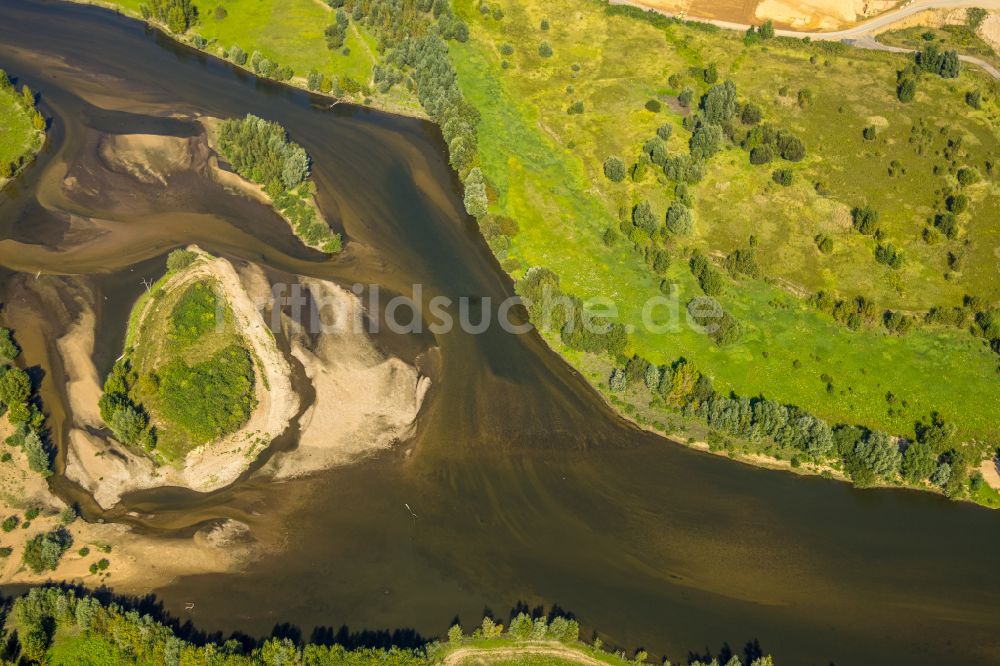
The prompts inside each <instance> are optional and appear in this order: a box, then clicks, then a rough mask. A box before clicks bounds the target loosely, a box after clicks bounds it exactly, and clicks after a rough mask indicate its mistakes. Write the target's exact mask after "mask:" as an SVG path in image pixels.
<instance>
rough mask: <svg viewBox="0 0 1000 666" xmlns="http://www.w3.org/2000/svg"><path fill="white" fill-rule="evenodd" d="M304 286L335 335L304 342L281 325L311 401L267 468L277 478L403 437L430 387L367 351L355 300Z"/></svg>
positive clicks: (409, 370) (315, 284) (313, 283)
mask: <svg viewBox="0 0 1000 666" xmlns="http://www.w3.org/2000/svg"><path fill="white" fill-rule="evenodd" d="M303 283H304V284H305V285H306V286H307V287H308V289H309V291H310V293H311V295H312V298H313V300H314V301H316V302H317V303H321V304H323V305H324V307H323V309H322V313H323V314H322V321H323V322H325V323H327V324H329V325H330V328H331V329H335V330H330V331H328V332H325V333H322V334H320V335H319V336H317V337H316V342H315V343H310V342H309V339H308V337H307V336H306V334H305V332H304V331H303V330H302V328H301V327H300V326H298V325H296V324H292V323H291V322H288V321H287V320H286V325H287V326H288V327H289V328H290V331H289V337H290V339H291V344H292V354H293V355H294V356H295V358H296V359H298V360H299V362H300V363H302V365H303V367H304V368H305V372H306V375H307V376H308V377H309V380H310V382H311V383H312V385H313V387H314V389H315V391H316V401H315V403H314V404H313V405H311V406H310V407H309V409H308V410H307V411H306V413H305V414H304V415H303V416H302V419H301V421H300V431H301V434H300V438H299V444H298V447H297V448H296V449H295V450H294V451H290V452H287V453H280V454H278V455H276V456H275V458H274V459H273V460H272V461H271V463H270V465H269V466H268V471H269V472H270V473H272V474H274V476H275V477H277V478H290V477H296V476H302V475H305V474H309V473H312V472H316V471H319V470H321V469H326V468H328V467H331V466H334V465H342V464H345V463H349V462H352V461H355V460H357V459H358V458H361V457H363V456H365V455H368V454H371V453H374V452H377V451H380V450H383V449H386V448H388V447H390V446H392V445H393V444H394V443H395V442H398V441H400V440H403V439H405V438H407V437H408V436H409V435H410V434H411V429H412V426H413V422H414V420H415V419H416V416H417V412H418V411H419V410H420V405H421V403H422V401H423V398H424V395H425V394H426V391H427V388H428V386H429V385H430V380H429V379H428V378H426V377H420V375H419V374H418V373H417V371H416V369H414V368H413V367H411V366H409V365H407V364H406V363H404V362H402V361H401V360H399V359H396V358H389V357H386V356H385V355H383V354H382V353H381V352H379V351H378V350H377V349H376V348H375V347H374V345H372V343H371V341H370V340H369V338H368V336H367V335H366V334H365V333H364V332H362V330H363V329H362V315H363V308H362V306H361V302H360V301H359V300H358V298H357V297H356V296H354V295H353V294H350V293H348V292H347V291H345V290H343V289H341V288H340V287H338V286H337V285H335V284H332V283H330V282H324V281H320V280H304V281H303Z"/></svg>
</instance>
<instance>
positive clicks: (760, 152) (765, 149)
mask: <svg viewBox="0 0 1000 666" xmlns="http://www.w3.org/2000/svg"><path fill="white" fill-rule="evenodd" d="M773 159H774V153H773V152H771V147H770V146H755V147H754V148H752V149H751V150H750V164H767V163H768V162H770V161H771V160H773Z"/></svg>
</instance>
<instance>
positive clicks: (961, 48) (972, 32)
mask: <svg viewBox="0 0 1000 666" xmlns="http://www.w3.org/2000/svg"><path fill="white" fill-rule="evenodd" d="M983 11H984V10H982V9H976V8H973V9H969V10H967V14H966V22H965V23H964V24H962V25H944V26H941V27H940V28H932V27H928V26H919V25H918V26H912V27H909V28H903V29H902V30H890V31H888V32H883V33H880V34H879V36H878V41H880V42H882V43H883V44H888V45H890V46H901V47H903V48H907V49H914V50H917V51H920V50H923V49H924V48H925V47H926V46H927V45H928V44H936V45H937V46H938V47H939V48H940V49H941V50H955V51H958V52H959V53H961V54H963V55H970V56H975V57H977V58H981V59H982V60H985V61H986V62H989V63H993V64H994V65H1000V57H998V56H997V53H996V51H995V50H994V49H993V47H992V46H991V45H990V44H989V42H987V41H986V40H985V39H983V38H982V37H980V36H979V34H978V33H977V31H976V29H977V28H978V27H979V25H980V23H981V22H982V20H983V18H985V16H984V15H983V14H981V13H980V12H983Z"/></svg>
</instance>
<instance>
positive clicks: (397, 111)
mask: <svg viewBox="0 0 1000 666" xmlns="http://www.w3.org/2000/svg"><path fill="white" fill-rule="evenodd" d="M66 1H67V2H74V3H76V4H80V5H89V6H92V7H100V8H102V9H107V10H109V11H113V12H115V13H117V14H120V15H122V16H125V17H128V18H130V19H134V20H136V21H139V22H141V23H144V24H145V25H148V26H150V27H151V28H152V29H154V30H156V31H158V32H159V33H160V34H161V35H163V36H164V37H167V38H169V39H172V40H173V41H175V42H177V43H178V44H183V45H184V46H186V47H188V48H191V49H194V50H195V51H198V52H200V53H204V54H206V55H209V56H212V57H213V58H217V59H219V60H221V61H223V62H225V63H227V64H228V65H230V66H231V67H234V68H235V69H237V70H239V71H241V72H244V73H246V74H249V75H251V76H255V77H258V78H264V79H266V80H268V81H271V82H272V83H274V84H277V85H283V86H287V87H289V88H294V89H296V90H302V91H305V92H308V93H309V94H310V95H313V96H315V97H316V98H317V99H321V100H325V101H328V102H329V103H330V107H329V108H331V109H332V108H333V107H334V106H336V105H337V104H342V103H347V104H354V105H358V106H364V107H367V108H371V109H376V110H378V111H381V112H383V113H388V114H392V115H397V116H402V117H406V118H417V119H420V120H428V119H429V118H428V116H427V113H426V112H425V111H424V110H423V108H422V107H421V106H420V105H419V103H417V104H406V105H404V104H400V103H399V102H395V101H393V100H390V99H388V98H386V97H384V96H382V95H379V94H374V95H370V96H367V97H357V96H356V97H354V98H346V97H337V96H335V95H332V94H330V93H325V92H323V91H321V90H311V89H310V88H309V86H308V81H307V79H306V77H304V76H294V77H292V78H291V79H290V80H287V81H280V80H278V79H275V78H271V77H264V76H261V74H259V73H257V72H255V71H253V69H252V68H250V67H249V66H247V65H246V64H244V65H240V64H238V63H236V62H233V61H232V60H230V59H228V58H226V57H225V55H224V53H223V52H222V51H220V48H219V47H218V45H215V44H212V43H208V44H205V45H204V46H198V45H197V44H196V43H195V41H194V40H193V38H192V34H191V32H192V31H189V32H187V33H182V34H177V33H173V32H171V31H170V30H169V29H167V27H166V26H165V25H163V24H162V23H160V22H158V21H156V20H154V19H144V18H143V17H142V15H141V14H140V13H139V12H138V11H135V10H133V9H131V8H130V7H126V6H124V5H122V4H120V3H116V2H113V1H110V0H66ZM320 4H321V5H323V6H324V7H325V6H326V3H322V2H321V3H320ZM250 46H251V47H252V45H250Z"/></svg>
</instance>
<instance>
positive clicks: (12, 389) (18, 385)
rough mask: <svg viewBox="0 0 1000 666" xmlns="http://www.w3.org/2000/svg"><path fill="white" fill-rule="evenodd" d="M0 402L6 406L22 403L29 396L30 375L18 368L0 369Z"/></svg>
mask: <svg viewBox="0 0 1000 666" xmlns="http://www.w3.org/2000/svg"><path fill="white" fill-rule="evenodd" d="M0 373H2V374H0V403H3V404H5V405H7V407H8V408H10V407H13V406H14V405H23V404H24V403H25V402H27V401H28V397H29V396H31V377H29V376H28V373H27V372H25V371H24V370H21V369H20V368H13V367H9V368H6V369H0Z"/></svg>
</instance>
